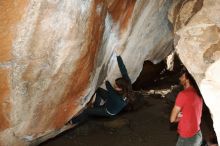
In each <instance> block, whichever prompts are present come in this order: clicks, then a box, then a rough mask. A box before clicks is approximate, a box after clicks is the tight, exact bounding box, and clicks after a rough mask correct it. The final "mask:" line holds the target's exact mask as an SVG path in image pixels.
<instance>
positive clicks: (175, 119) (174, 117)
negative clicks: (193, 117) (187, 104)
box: [170, 105, 182, 123]
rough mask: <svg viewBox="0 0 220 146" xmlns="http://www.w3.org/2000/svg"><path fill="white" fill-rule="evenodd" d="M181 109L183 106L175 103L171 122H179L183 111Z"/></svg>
mask: <svg viewBox="0 0 220 146" xmlns="http://www.w3.org/2000/svg"><path fill="white" fill-rule="evenodd" d="M180 111H181V108H180V107H179V106H176V105H175V106H174V107H173V110H172V112H171V115H170V122H171V123H173V122H179V120H180V118H181V117H182V113H181V112H180Z"/></svg>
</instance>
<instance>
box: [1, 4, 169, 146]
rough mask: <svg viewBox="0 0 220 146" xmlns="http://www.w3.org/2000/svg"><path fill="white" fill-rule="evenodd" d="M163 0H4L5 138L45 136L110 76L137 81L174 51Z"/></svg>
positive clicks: (20, 141) (13, 144)
mask: <svg viewBox="0 0 220 146" xmlns="http://www.w3.org/2000/svg"><path fill="white" fill-rule="evenodd" d="M170 4H171V2H170V1H163V0H161V1H160V3H158V2H156V1H155V0H149V1H145V0H140V1H136V0H111V1H109V0H90V1H82V0H71V1H59V0H39V1H32V0H30V1H26V0H22V1H13V0H7V1H6V0H1V1H0V12H1V13H0V41H1V43H0V101H1V102H0V120H1V125H0V130H1V131H0V143H2V145H4V146H5V145H10V146H20V145H29V144H38V143H40V142H42V141H43V140H46V139H48V138H50V137H53V136H55V135H56V134H58V133H59V132H62V131H64V130H65V129H67V128H66V127H65V126H64V124H65V123H66V122H67V121H68V120H70V119H71V118H72V117H73V116H74V115H76V114H77V113H78V112H79V111H80V110H82V109H83V108H84V107H85V105H86V103H87V102H88V101H89V100H90V98H91V97H92V95H93V94H94V92H95V90H96V89H97V87H99V86H102V85H103V82H104V80H109V81H110V82H113V81H114V79H115V78H117V77H119V76H121V75H120V72H119V69H118V67H117V61H116V55H121V56H122V58H123V60H124V62H125V64H126V67H127V69H128V72H129V75H130V77H131V79H132V81H133V82H134V81H135V80H136V78H137V76H138V75H139V73H140V71H141V69H142V65H143V62H144V61H145V60H150V61H152V62H155V63H157V62H159V61H160V60H162V59H163V58H165V57H166V55H167V54H169V52H170V50H171V49H172V47H169V45H170V44H171V43H172V42H171V40H172V33H171V30H170V29H169V23H168V20H167V16H166V14H167V11H168V7H169V6H170Z"/></svg>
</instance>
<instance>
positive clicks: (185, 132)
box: [175, 87, 203, 138]
mask: <svg viewBox="0 0 220 146" xmlns="http://www.w3.org/2000/svg"><path fill="white" fill-rule="evenodd" d="M175 105H176V106H179V107H180V108H181V112H182V115H183V116H182V117H181V119H180V121H179V124H178V133H179V134H180V136H181V137H184V138H189V137H192V136H194V135H195V134H196V133H197V132H198V131H199V130H200V123H201V116H202V105H203V102H202V98H201V97H200V96H199V95H198V94H197V93H196V91H195V89H193V88H192V87H189V88H187V89H185V90H183V91H181V92H180V93H179V94H178V96H177V98H176V103H175Z"/></svg>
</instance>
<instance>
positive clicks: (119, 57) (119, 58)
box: [117, 56, 131, 82]
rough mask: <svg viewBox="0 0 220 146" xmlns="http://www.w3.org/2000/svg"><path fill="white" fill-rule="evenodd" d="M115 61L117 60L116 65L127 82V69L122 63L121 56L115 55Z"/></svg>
mask: <svg viewBox="0 0 220 146" xmlns="http://www.w3.org/2000/svg"><path fill="white" fill-rule="evenodd" d="M117 61H118V67H119V69H120V72H121V74H122V77H123V78H125V79H126V80H128V81H129V82H131V80H130V78H129V76H128V72H127V69H126V67H125V65H124V62H123V60H122V58H121V56H117Z"/></svg>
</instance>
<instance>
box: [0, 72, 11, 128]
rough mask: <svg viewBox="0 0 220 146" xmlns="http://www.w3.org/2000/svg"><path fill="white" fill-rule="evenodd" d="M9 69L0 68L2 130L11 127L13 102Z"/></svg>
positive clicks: (0, 117) (0, 125)
mask: <svg viewBox="0 0 220 146" xmlns="http://www.w3.org/2000/svg"><path fill="white" fill-rule="evenodd" d="M8 76H9V71H8V70H7V69H1V68H0V121H1V124H0V131H3V130H5V129H6V128H9V115H8V114H9V112H10V106H11V103H10V101H9V100H8V98H9V93H10V89H9V83H8Z"/></svg>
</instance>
